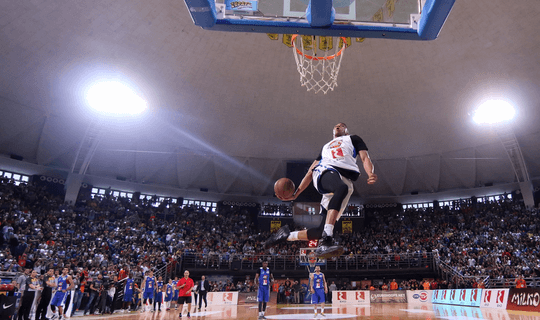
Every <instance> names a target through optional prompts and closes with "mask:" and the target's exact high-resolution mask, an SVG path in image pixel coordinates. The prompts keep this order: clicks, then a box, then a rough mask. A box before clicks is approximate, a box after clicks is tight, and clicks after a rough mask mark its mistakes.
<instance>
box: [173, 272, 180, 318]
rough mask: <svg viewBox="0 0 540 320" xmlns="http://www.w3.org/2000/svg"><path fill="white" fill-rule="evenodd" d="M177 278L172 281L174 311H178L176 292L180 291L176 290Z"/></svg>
mask: <svg viewBox="0 0 540 320" xmlns="http://www.w3.org/2000/svg"><path fill="white" fill-rule="evenodd" d="M177 286H178V277H174V280H173V289H174V291H173V298H172V299H173V301H174V303H175V307H174V310H178V292H179V291H180V290H179V289H178V287H177Z"/></svg>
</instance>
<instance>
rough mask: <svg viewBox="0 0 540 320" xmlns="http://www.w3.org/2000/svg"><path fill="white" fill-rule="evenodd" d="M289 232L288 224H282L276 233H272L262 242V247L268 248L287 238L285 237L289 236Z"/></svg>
mask: <svg viewBox="0 0 540 320" xmlns="http://www.w3.org/2000/svg"><path fill="white" fill-rule="evenodd" d="M289 234H291V230H289V226H288V225H284V226H283V227H281V228H279V230H278V231H277V232H276V233H273V234H272V235H271V236H270V238H268V239H267V240H266V242H265V243H264V247H265V248H268V247H271V246H273V245H275V244H277V243H280V242H283V241H285V240H287V238H288V237H289Z"/></svg>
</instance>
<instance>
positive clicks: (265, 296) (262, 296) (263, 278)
mask: <svg viewBox="0 0 540 320" xmlns="http://www.w3.org/2000/svg"><path fill="white" fill-rule="evenodd" d="M270 282H274V276H273V275H272V273H271V272H270V269H268V261H263V263H262V267H260V268H259V272H258V273H257V274H256V275H255V286H258V287H259V292H258V293H257V301H258V302H259V319H266V317H265V316H264V313H265V312H266V305H267V303H268V301H269V300H270Z"/></svg>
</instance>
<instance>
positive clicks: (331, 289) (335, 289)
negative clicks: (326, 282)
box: [328, 281, 337, 303]
mask: <svg viewBox="0 0 540 320" xmlns="http://www.w3.org/2000/svg"><path fill="white" fill-rule="evenodd" d="M334 291H337V286H336V282H335V281H332V284H330V286H329V287H328V293H330V294H329V295H328V301H329V302H330V303H332V292H334Z"/></svg>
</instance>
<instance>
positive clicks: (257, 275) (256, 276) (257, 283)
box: [254, 273, 259, 286]
mask: <svg viewBox="0 0 540 320" xmlns="http://www.w3.org/2000/svg"><path fill="white" fill-rule="evenodd" d="M254 281H255V286H258V285H259V273H257V274H255V279H254Z"/></svg>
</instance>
